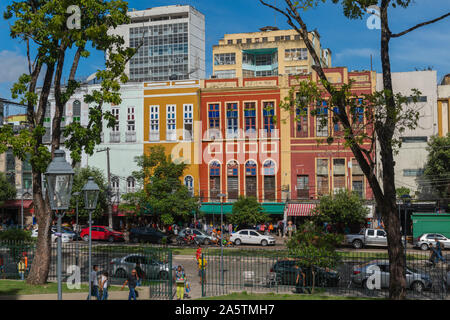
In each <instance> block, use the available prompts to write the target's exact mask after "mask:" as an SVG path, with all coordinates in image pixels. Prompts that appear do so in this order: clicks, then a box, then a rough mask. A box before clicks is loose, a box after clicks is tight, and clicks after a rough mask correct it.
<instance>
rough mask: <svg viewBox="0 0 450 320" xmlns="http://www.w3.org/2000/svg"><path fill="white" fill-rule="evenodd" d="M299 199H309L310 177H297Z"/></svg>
mask: <svg viewBox="0 0 450 320" xmlns="http://www.w3.org/2000/svg"><path fill="white" fill-rule="evenodd" d="M297 199H309V176H305V175H299V176H297Z"/></svg>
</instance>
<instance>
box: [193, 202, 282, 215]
mask: <svg viewBox="0 0 450 320" xmlns="http://www.w3.org/2000/svg"><path fill="white" fill-rule="evenodd" d="M284 206H285V203H262V207H263V210H264V212H265V213H267V214H277V215H283V214H284ZM220 207H221V205H220V202H217V203H213V202H210V203H202V205H201V207H200V212H202V213H204V214H219V215H220V210H221V209H220ZM232 210H233V204H232V203H224V204H223V214H231V213H232Z"/></svg>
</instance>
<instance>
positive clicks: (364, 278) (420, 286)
mask: <svg viewBox="0 0 450 320" xmlns="http://www.w3.org/2000/svg"><path fill="white" fill-rule="evenodd" d="M377 274H378V275H377ZM369 277H371V279H370V280H375V278H376V277H379V278H378V279H377V280H378V281H377V280H375V282H374V283H375V285H373V284H372V283H368V282H369V281H368V280H369ZM351 280H352V282H353V283H355V284H357V285H361V286H362V287H363V288H366V289H386V288H389V261H388V260H374V261H370V262H367V263H365V264H362V265H358V266H355V267H354V268H353V274H352V276H351ZM377 282H378V285H379V287H376V286H377V285H376V283H377ZM431 285H432V281H431V276H430V275H428V274H425V273H421V272H420V271H418V270H415V269H413V268H411V267H407V268H406V286H407V287H408V288H410V289H411V290H414V291H415V292H417V293H420V292H422V291H423V290H426V289H431Z"/></svg>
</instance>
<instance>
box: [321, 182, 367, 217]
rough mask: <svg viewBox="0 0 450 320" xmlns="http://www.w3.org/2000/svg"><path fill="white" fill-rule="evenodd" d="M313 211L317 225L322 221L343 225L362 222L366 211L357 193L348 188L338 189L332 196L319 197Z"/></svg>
mask: <svg viewBox="0 0 450 320" xmlns="http://www.w3.org/2000/svg"><path fill="white" fill-rule="evenodd" d="M314 211H315V215H314V216H313V217H314V218H313V219H314V220H315V222H316V223H317V224H318V225H322V224H323V223H324V222H327V223H330V224H339V223H343V224H345V225H348V224H356V223H363V222H364V221H365V218H366V216H367V213H368V209H367V208H366V207H365V206H364V200H362V199H361V198H360V197H359V195H358V194H356V193H353V192H350V191H348V190H340V191H339V192H338V193H336V194H334V195H332V196H330V195H325V196H323V197H321V198H320V203H319V205H318V206H317V207H316V208H314Z"/></svg>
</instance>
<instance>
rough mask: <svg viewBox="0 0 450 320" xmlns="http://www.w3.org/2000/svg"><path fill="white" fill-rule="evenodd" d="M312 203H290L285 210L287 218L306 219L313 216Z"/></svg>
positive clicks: (313, 206) (313, 205)
mask: <svg viewBox="0 0 450 320" xmlns="http://www.w3.org/2000/svg"><path fill="white" fill-rule="evenodd" d="M315 207H316V205H315V204H314V203H290V204H288V208H287V216H288V217H307V216H312V215H313V211H312V210H313V209H314V208H315Z"/></svg>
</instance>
